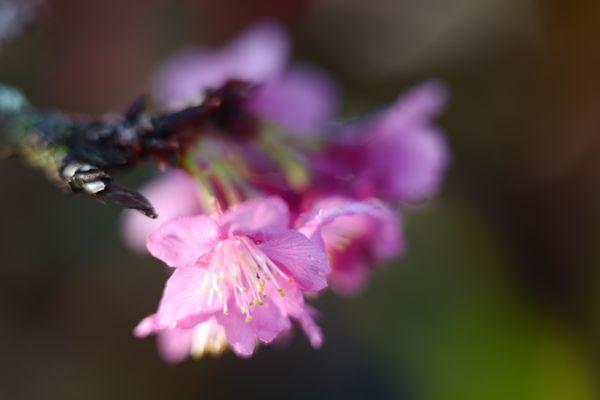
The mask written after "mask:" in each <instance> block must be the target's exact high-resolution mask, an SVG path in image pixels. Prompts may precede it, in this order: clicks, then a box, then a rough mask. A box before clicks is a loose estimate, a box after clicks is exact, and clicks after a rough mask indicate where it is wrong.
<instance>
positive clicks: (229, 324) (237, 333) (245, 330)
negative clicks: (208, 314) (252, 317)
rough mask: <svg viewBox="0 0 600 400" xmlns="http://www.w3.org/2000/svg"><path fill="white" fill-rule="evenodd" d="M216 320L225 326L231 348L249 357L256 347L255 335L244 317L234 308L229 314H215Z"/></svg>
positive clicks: (239, 354) (238, 353)
mask: <svg viewBox="0 0 600 400" xmlns="http://www.w3.org/2000/svg"><path fill="white" fill-rule="evenodd" d="M216 318H217V322H219V323H220V324H221V325H223V327H224V328H225V336H226V337H227V341H228V342H229V346H231V349H232V350H233V351H234V352H235V354H237V355H238V356H240V357H244V358H247V357H250V356H251V355H252V353H254V348H255V347H256V335H255V333H254V331H253V329H252V327H251V326H250V324H249V323H247V322H246V320H245V319H246V317H245V316H244V315H242V314H241V313H240V312H236V311H235V309H234V310H232V312H230V314H229V315H223V314H222V313H220V314H216Z"/></svg>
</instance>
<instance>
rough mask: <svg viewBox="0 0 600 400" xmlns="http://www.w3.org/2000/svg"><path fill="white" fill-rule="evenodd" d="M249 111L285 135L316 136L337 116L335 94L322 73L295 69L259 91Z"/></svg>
mask: <svg viewBox="0 0 600 400" xmlns="http://www.w3.org/2000/svg"><path fill="white" fill-rule="evenodd" d="M251 108H252V110H253V111H254V112H256V113H258V114H259V115H260V116H262V117H264V118H266V119H268V120H271V121H273V122H275V123H277V124H279V125H280V127H281V128H282V129H283V130H284V131H285V132H286V133H290V134H303V135H318V134H322V133H323V130H324V128H325V126H326V125H327V124H329V123H331V122H332V121H333V118H334V117H335V115H336V113H337V108H338V90H337V87H336V86H335V84H334V83H333V81H332V80H331V79H330V78H329V76H327V75H326V74H325V73H323V72H322V71H320V70H318V69H316V68H313V67H309V66H304V65H303V66H295V67H292V68H290V69H289V70H287V71H286V72H284V73H283V74H281V75H280V76H279V77H277V78H275V79H272V80H270V81H268V82H267V83H266V84H265V85H264V86H263V87H261V88H259V90H258V92H257V93H256V96H255V97H254V98H253V99H252V102H251Z"/></svg>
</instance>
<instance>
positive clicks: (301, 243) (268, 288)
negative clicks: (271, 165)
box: [136, 197, 330, 356]
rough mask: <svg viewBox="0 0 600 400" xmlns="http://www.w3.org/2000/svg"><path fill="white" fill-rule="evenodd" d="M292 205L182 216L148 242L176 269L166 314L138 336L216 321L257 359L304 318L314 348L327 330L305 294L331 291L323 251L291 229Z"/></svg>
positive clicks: (267, 202)
mask: <svg viewBox="0 0 600 400" xmlns="http://www.w3.org/2000/svg"><path fill="white" fill-rule="evenodd" d="M289 225H290V215H289V211H288V209H287V206H286V205H285V203H284V202H283V201H282V200H280V199H278V198H276V197H270V198H266V199H257V200H253V201H248V202H245V203H240V204H238V205H236V206H234V207H232V208H231V209H229V210H228V211H226V212H225V213H224V214H223V215H221V216H220V217H216V216H208V215H197V216H193V217H180V218H176V219H174V220H172V221H170V222H167V223H166V224H164V225H163V226H162V227H161V228H159V229H158V230H157V231H156V232H154V233H152V234H151V235H150V236H149V238H148V249H149V251H150V253H152V255H154V256H155V257H157V258H158V259H160V260H162V261H164V262H165V263H166V264H167V265H169V266H171V267H174V268H175V271H174V272H173V274H172V276H171V278H170V279H169V281H168V282H167V285H166V287H165V291H164V294H163V298H162V300H161V302H160V305H159V308H158V311H157V312H156V314H155V315H154V316H152V317H150V318H149V319H145V320H144V321H142V323H141V324H140V326H138V328H137V329H136V334H138V335H139V336H145V335H147V334H150V333H153V332H155V333H161V332H164V331H166V330H169V329H192V328H195V327H197V325H198V324H200V323H203V322H206V321H207V320H211V318H214V320H215V321H216V323H217V324H218V325H219V326H221V327H222V328H223V329H224V332H225V337H226V338H227V341H228V343H229V345H230V346H231V348H232V349H233V351H234V352H235V353H236V354H238V355H240V356H249V355H251V354H252V353H253V351H254V347H255V345H256V342H257V340H258V341H260V342H263V343H270V342H271V341H273V340H274V339H275V338H276V337H277V336H278V335H279V334H280V333H282V332H284V331H288V330H289V329H290V327H291V324H290V319H294V320H297V321H298V322H299V323H300V325H301V326H302V327H303V328H304V329H305V331H306V332H307V334H308V335H309V338H310V339H311V342H312V343H313V345H318V344H320V341H321V338H320V331H318V328H316V326H315V324H314V322H313V321H312V318H311V315H310V314H311V312H310V311H309V309H308V308H307V307H306V306H305V304H304V298H303V296H302V291H309V292H316V291H319V290H321V289H324V288H325V287H326V286H327V282H326V276H327V275H328V274H329V272H330V271H329V265H328V262H327V258H326V255H325V252H324V251H323V249H322V248H321V247H320V246H319V245H317V244H316V243H314V242H313V241H311V240H310V239H308V238H307V237H306V236H304V235H303V234H301V233H299V232H297V231H295V230H292V229H290V228H289Z"/></svg>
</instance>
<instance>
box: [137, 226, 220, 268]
mask: <svg viewBox="0 0 600 400" xmlns="http://www.w3.org/2000/svg"><path fill="white" fill-rule="evenodd" d="M218 237H219V226H218V225H217V223H216V222H215V221H214V220H213V219H212V218H210V217H208V216H206V215H197V216H194V217H180V218H176V219H174V220H171V221H169V222H167V223H166V224H164V225H163V226H161V227H160V228H159V229H158V230H157V231H155V232H153V233H152V234H150V236H148V243H147V246H148V251H149V252H150V253H151V254H152V255H153V256H154V257H156V258H158V259H160V260H162V261H164V262H165V263H166V264H167V265H169V266H170V267H190V266H195V265H197V264H198V262H199V260H200V258H201V257H202V256H203V255H205V254H206V253H208V252H209V251H210V250H211V249H212V248H213V247H214V245H215V244H216V241H217V239H218Z"/></svg>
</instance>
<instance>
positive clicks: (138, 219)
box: [122, 170, 200, 253]
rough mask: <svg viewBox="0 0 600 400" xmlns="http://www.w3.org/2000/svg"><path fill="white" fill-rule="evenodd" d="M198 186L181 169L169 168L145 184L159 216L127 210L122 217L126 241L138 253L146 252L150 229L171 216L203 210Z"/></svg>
mask: <svg viewBox="0 0 600 400" xmlns="http://www.w3.org/2000/svg"><path fill="white" fill-rule="evenodd" d="M197 190H198V189H197V186H196V184H195V183H194V181H193V179H192V178H190V177H189V176H188V175H187V174H186V173H185V172H183V171H179V170H171V171H168V172H166V173H165V174H163V175H161V176H160V177H159V178H156V179H154V180H152V181H151V182H150V183H149V184H147V185H145V186H144V187H143V188H142V189H141V190H140V192H141V193H142V194H143V195H144V196H146V198H147V199H148V200H150V202H151V203H152V205H153V206H154V208H155V210H156V212H157V213H158V218H157V219H150V218H148V217H146V216H144V215H142V214H140V213H139V212H137V211H131V210H128V211H125V212H124V213H123V219H122V227H123V230H122V232H123V237H124V239H125V243H126V244H127V245H128V246H129V247H130V248H131V249H132V250H134V251H136V252H138V253H146V252H147V249H146V240H147V238H148V235H149V234H150V232H152V231H154V230H156V229H157V228H158V227H160V226H161V225H163V224H164V223H165V222H167V221H168V220H171V219H173V218H176V217H183V216H189V215H194V214H198V213H199V212H200V203H199V202H198V193H197Z"/></svg>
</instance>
